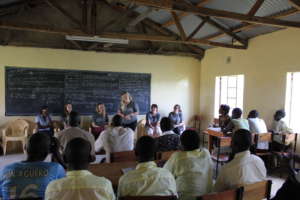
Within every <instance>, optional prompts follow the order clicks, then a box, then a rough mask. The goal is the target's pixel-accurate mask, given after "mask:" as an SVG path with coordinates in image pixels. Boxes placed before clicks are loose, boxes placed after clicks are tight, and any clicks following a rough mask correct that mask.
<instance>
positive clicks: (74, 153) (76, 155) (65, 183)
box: [45, 138, 115, 200]
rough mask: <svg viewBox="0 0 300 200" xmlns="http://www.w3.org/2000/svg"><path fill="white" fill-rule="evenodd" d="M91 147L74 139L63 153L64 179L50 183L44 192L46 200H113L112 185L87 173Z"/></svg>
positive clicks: (85, 141)
mask: <svg viewBox="0 0 300 200" xmlns="http://www.w3.org/2000/svg"><path fill="white" fill-rule="evenodd" d="M90 152H91V145H90V143H89V142H88V141H87V140H85V139H83V138H74V139H72V140H71V141H70V142H69V143H68V144H67V147H66V149H65V152H64V159H65V162H66V163H67V165H68V172H67V176H66V177H65V178H62V179H59V180H56V181H52V182H51V183H50V184H49V185H48V187H47V190H46V195H45V199H46V200H58V199H61V200H63V199H72V200H86V199H88V200H115V194H114V191H113V188H112V184H111V182H110V181H109V180H107V179H106V178H104V177H98V176H95V175H93V174H92V173H91V172H89V171H88V166H89V162H91V161H92V156H91V155H90Z"/></svg>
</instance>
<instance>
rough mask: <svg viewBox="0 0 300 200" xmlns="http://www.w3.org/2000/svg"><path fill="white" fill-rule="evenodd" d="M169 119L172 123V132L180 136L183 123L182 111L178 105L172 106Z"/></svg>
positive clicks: (183, 127) (183, 126)
mask: <svg viewBox="0 0 300 200" xmlns="http://www.w3.org/2000/svg"><path fill="white" fill-rule="evenodd" d="M169 118H170V120H171V121H172V123H173V126H174V129H173V131H174V132H175V133H176V134H178V135H180V134H181V133H182V132H183V131H184V130H185V124H184V121H183V116H182V110H181V107H180V105H178V104H176V105H175V106H174V109H173V112H170V114H169Z"/></svg>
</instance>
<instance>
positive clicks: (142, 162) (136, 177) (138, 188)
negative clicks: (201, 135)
mask: <svg viewBox="0 0 300 200" xmlns="http://www.w3.org/2000/svg"><path fill="white" fill-rule="evenodd" d="M155 151H156V143H155V140H154V139H153V138H152V137H150V136H143V137H141V138H140V139H139V140H138V141H137V144H136V149H135V153H136V156H137V157H138V161H139V164H138V165H137V167H136V169H135V170H132V171H130V172H128V173H126V174H124V175H123V176H122V177H121V178H120V180H119V186H118V197H124V196H177V191H176V182H175V179H174V177H173V175H172V174H171V173H170V172H169V171H168V170H166V169H163V168H159V167H157V165H156V163H155V162H153V160H154V156H155Z"/></svg>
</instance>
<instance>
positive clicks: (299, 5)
mask: <svg viewBox="0 0 300 200" xmlns="http://www.w3.org/2000/svg"><path fill="white" fill-rule="evenodd" d="M289 2H290V3H291V4H292V5H293V6H294V7H295V8H297V9H298V10H300V1H299V0H289Z"/></svg>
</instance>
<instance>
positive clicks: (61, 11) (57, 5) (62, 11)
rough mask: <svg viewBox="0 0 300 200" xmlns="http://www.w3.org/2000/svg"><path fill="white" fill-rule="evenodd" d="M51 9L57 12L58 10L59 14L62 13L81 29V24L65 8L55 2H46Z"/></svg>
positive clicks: (51, 0)
mask: <svg viewBox="0 0 300 200" xmlns="http://www.w3.org/2000/svg"><path fill="white" fill-rule="evenodd" d="M44 1H45V2H46V3H47V4H48V5H49V6H50V7H52V8H54V9H55V10H57V11H58V12H59V13H61V14H62V15H64V16H65V17H66V18H67V19H69V20H70V21H71V22H73V23H74V24H76V25H78V26H79V27H81V26H82V25H81V22H80V21H79V20H78V19H76V18H75V17H73V16H72V15H71V14H70V13H69V12H68V11H67V10H66V9H64V8H63V7H61V6H60V5H59V4H58V3H57V2H56V1H55V0H44Z"/></svg>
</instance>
